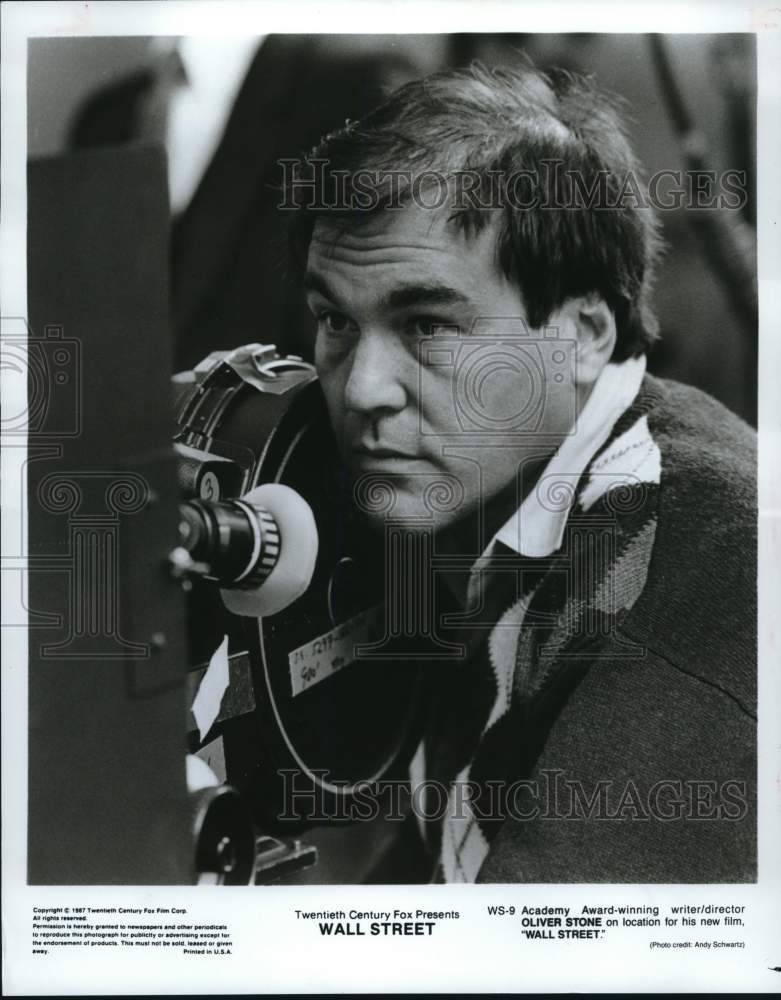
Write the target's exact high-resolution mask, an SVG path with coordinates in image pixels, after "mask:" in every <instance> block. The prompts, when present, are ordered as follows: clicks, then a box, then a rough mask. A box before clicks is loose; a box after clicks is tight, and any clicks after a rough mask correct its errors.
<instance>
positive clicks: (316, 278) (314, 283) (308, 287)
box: [304, 271, 334, 301]
mask: <svg viewBox="0 0 781 1000" xmlns="http://www.w3.org/2000/svg"><path fill="white" fill-rule="evenodd" d="M304 291H306V292H317V293H318V294H319V295H322V296H323V298H325V299H330V300H331V301H333V299H334V294H333V292H332V291H331V289H330V288H329V287H328V283H327V282H326V281H325V280H324V279H323V278H321V277H320V275H319V274H317V273H316V272H315V271H307V272H306V274H305V275H304Z"/></svg>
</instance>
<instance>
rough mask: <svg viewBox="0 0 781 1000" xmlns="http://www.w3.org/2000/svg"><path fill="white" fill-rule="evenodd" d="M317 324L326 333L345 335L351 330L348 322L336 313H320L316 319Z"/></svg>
mask: <svg viewBox="0 0 781 1000" xmlns="http://www.w3.org/2000/svg"><path fill="white" fill-rule="evenodd" d="M317 322H318V325H319V326H320V327H322V328H323V329H324V330H325V331H326V333H334V334H340V333H347V331H348V330H349V329H350V328H351V324H350V320H349V319H348V318H347V317H346V316H345V315H343V314H342V313H338V312H330V311H329V312H322V313H320V315H319V316H318V317H317Z"/></svg>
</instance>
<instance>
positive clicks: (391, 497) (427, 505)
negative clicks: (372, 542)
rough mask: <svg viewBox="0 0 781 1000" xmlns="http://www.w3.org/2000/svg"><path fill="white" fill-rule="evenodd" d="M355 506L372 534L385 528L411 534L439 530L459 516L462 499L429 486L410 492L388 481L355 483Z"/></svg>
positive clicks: (444, 490)
mask: <svg viewBox="0 0 781 1000" xmlns="http://www.w3.org/2000/svg"><path fill="white" fill-rule="evenodd" d="M355 503H356V506H357V507H358V509H359V510H360V511H361V513H362V514H363V515H364V517H365V519H366V521H367V522H368V524H369V525H370V526H371V527H372V528H373V529H374V530H376V531H382V530H383V529H384V527H385V525H388V524H393V526H394V527H396V528H402V529H404V530H405V531H408V532H413V533H421V534H425V533H430V532H431V531H432V530H433V531H436V532H438V531H441V530H442V529H443V528H446V527H448V526H449V525H451V524H453V523H454V522H456V521H457V520H458V519H459V518H460V517H462V516H463V499H462V498H461V497H457V498H456V497H453V496H452V494H450V493H449V492H448V491H447V490H446V489H444V488H442V487H437V486H433V487H431V488H430V489H428V490H424V491H417V490H415V491H410V490H407V489H404V488H403V486H400V485H398V484H395V483H390V482H388V481H384V482H375V483H360V481H359V482H358V484H357V488H356V490H355Z"/></svg>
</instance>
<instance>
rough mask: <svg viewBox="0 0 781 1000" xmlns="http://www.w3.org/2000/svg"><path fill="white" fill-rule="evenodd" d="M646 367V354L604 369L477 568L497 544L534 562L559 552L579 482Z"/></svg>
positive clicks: (636, 390)
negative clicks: (572, 423)
mask: <svg viewBox="0 0 781 1000" xmlns="http://www.w3.org/2000/svg"><path fill="white" fill-rule="evenodd" d="M645 366H646V359H645V356H644V355H642V356H640V357H637V358H629V359H627V360H626V361H622V362H611V363H610V364H607V365H605V367H604V369H603V370H602V373H601V374H600V376H599V378H598V379H597V381H596V382H595V384H594V388H593V389H592V391H591V395H590V396H589V398H588V400H587V401H586V404H585V406H584V407H583V409H582V410H581V411H580V414H579V415H578V418H577V421H576V424H575V428H574V431H573V433H571V434H569V435H567V437H566V438H565V439H564V441H563V442H562V444H561V445H560V446H559V448H558V449H557V451H556V452H555V454H554V455H553V457H552V458H551V459H550V461H549V462H548V464H547V465H546V466H545V468H544V470H543V471H542V473H541V475H540V476H539V478H538V480H537V482H536V484H535V485H534V487H533V489H532V490H531V491H530V492H529V494H528V495H527V496H526V497H525V499H524V500H523V502H522V503H521V505H520V507H519V508H518V510H516V511H515V513H514V514H513V515H512V517H510V518H509V520H508V521H506V522H505V524H504V525H503V526H502V527H501V528H500V529H499V531H497V533H496V534H495V535H494V537H493V538H492V539H491V541H490V542H489V544H488V546H487V548H486V549H485V551H484V552H483V554H482V556H481V557H480V558H479V559H478V561H477V563H476V564H475V568H477V566H478V565H480V564H483V563H484V561H485V560H486V559H488V558H490V556H491V553H492V551H493V548H494V544H495V542H497V541H498V542H501V543H502V544H503V545H506V546H507V547H508V548H510V549H512V550H513V551H514V552H517V553H518V555H521V556H527V557H529V558H541V557H545V556H549V555H552V553H554V552H555V551H556V550H557V549H558V548H559V546H560V545H561V542H562V539H563V537H564V529H565V527H566V524H567V519H568V517H569V513H570V509H571V507H572V504H573V502H574V500H575V491H576V487H577V484H578V482H579V480H580V478H581V476H582V475H583V473H584V472H585V470H586V468H587V467H588V466H589V464H590V463H591V461H592V459H593V458H594V456H595V455H596V453H597V452H598V451H599V450H600V448H602V447H603V445H604V444H605V442H606V441H607V440H608V438H609V437H610V433H611V431H612V430H613V428H614V427H615V425H616V423H617V422H618V420H619V418H620V417H621V416H622V415H623V414H624V413H625V412H626V410H627V409H629V407H630V406H631V404H632V403H633V401H634V399H635V397H636V396H637V393H638V391H639V389H640V383H641V382H642V380H643V376H644V374H645Z"/></svg>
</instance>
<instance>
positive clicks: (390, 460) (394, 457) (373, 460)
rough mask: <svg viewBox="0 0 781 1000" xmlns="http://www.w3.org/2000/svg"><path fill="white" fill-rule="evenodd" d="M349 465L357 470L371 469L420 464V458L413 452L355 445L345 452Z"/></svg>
mask: <svg viewBox="0 0 781 1000" xmlns="http://www.w3.org/2000/svg"><path fill="white" fill-rule="evenodd" d="M347 454H348V461H349V463H350V465H352V466H354V467H355V468H357V469H371V468H374V467H377V466H390V465H396V464H407V465H408V464H410V463H411V462H420V461H422V458H421V456H420V455H417V454H415V453H413V452H408V451H403V450H400V449H398V448H389V447H387V446H384V445H356V446H354V447H352V448H349V449H348V451H347Z"/></svg>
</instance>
